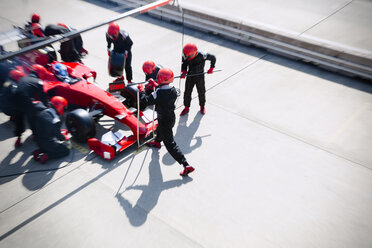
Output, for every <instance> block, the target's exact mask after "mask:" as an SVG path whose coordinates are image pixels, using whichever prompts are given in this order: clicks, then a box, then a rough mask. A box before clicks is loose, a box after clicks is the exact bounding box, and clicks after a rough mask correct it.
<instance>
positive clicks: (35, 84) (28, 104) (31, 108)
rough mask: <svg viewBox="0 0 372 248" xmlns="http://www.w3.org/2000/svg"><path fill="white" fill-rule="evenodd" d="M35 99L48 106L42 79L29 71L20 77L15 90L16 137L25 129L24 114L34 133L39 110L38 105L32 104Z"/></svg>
mask: <svg viewBox="0 0 372 248" xmlns="http://www.w3.org/2000/svg"><path fill="white" fill-rule="evenodd" d="M35 100H40V101H41V102H42V103H43V104H44V105H45V106H48V96H47V94H46V93H45V92H44V90H43V81H42V80H41V79H40V78H38V77H37V76H36V75H35V74H34V73H31V74H30V75H29V76H26V77H23V78H21V80H20V81H19V82H18V87H17V90H16V92H15V108H14V112H15V114H14V122H15V125H16V127H15V131H14V133H15V135H16V136H18V137H20V136H21V134H22V133H23V132H24V131H25V123H24V115H26V119H27V121H28V123H29V125H30V128H31V130H32V132H33V133H34V124H35V116H36V114H37V113H38V112H39V111H40V108H39V105H35V104H33V101H35ZM41 109H42V108H41Z"/></svg>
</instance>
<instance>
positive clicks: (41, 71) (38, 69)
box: [31, 64, 48, 80]
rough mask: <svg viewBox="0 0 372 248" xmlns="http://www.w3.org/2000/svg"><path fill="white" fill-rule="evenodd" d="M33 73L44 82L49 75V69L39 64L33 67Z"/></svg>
mask: <svg viewBox="0 0 372 248" xmlns="http://www.w3.org/2000/svg"><path fill="white" fill-rule="evenodd" d="M31 72H34V73H35V74H36V75H37V76H38V77H39V78H40V79H41V80H44V79H45V78H46V76H47V74H48V71H47V69H46V68H45V67H44V66H42V65H39V64H34V65H32V66H31Z"/></svg>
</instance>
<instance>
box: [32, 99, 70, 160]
mask: <svg viewBox="0 0 372 248" xmlns="http://www.w3.org/2000/svg"><path fill="white" fill-rule="evenodd" d="M50 104H51V107H50V108H46V109H44V110H43V111H41V112H40V113H38V114H37V115H36V118H35V119H36V120H37V121H36V123H35V135H36V142H37V144H38V146H39V149H37V150H35V151H34V152H33V156H34V159H35V160H36V161H40V162H41V163H42V164H44V163H45V162H46V161H47V160H49V159H52V158H60V157H64V156H67V155H68V154H69V152H70V150H69V148H68V147H67V145H66V144H65V143H60V142H58V140H59V141H66V140H69V137H68V133H67V131H66V130H63V131H62V130H61V125H62V122H61V119H60V116H61V115H62V114H63V112H64V109H65V108H66V107H67V105H68V103H67V101H66V99H65V98H63V97H61V96H54V97H52V99H50Z"/></svg>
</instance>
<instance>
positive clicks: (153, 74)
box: [145, 65, 163, 81]
mask: <svg viewBox="0 0 372 248" xmlns="http://www.w3.org/2000/svg"><path fill="white" fill-rule="evenodd" d="M161 68H163V67H162V66H161V65H155V69H154V71H153V72H151V73H150V74H146V78H145V81H147V80H149V79H150V78H152V79H153V80H155V81H157V76H158V72H159V70H160V69H161Z"/></svg>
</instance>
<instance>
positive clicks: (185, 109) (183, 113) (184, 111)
mask: <svg viewBox="0 0 372 248" xmlns="http://www.w3.org/2000/svg"><path fill="white" fill-rule="evenodd" d="M189 110H190V108H189V107H185V108H184V109H183V110H182V112H181V114H180V116H183V115H185V114H187V113H188V112H189Z"/></svg>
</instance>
